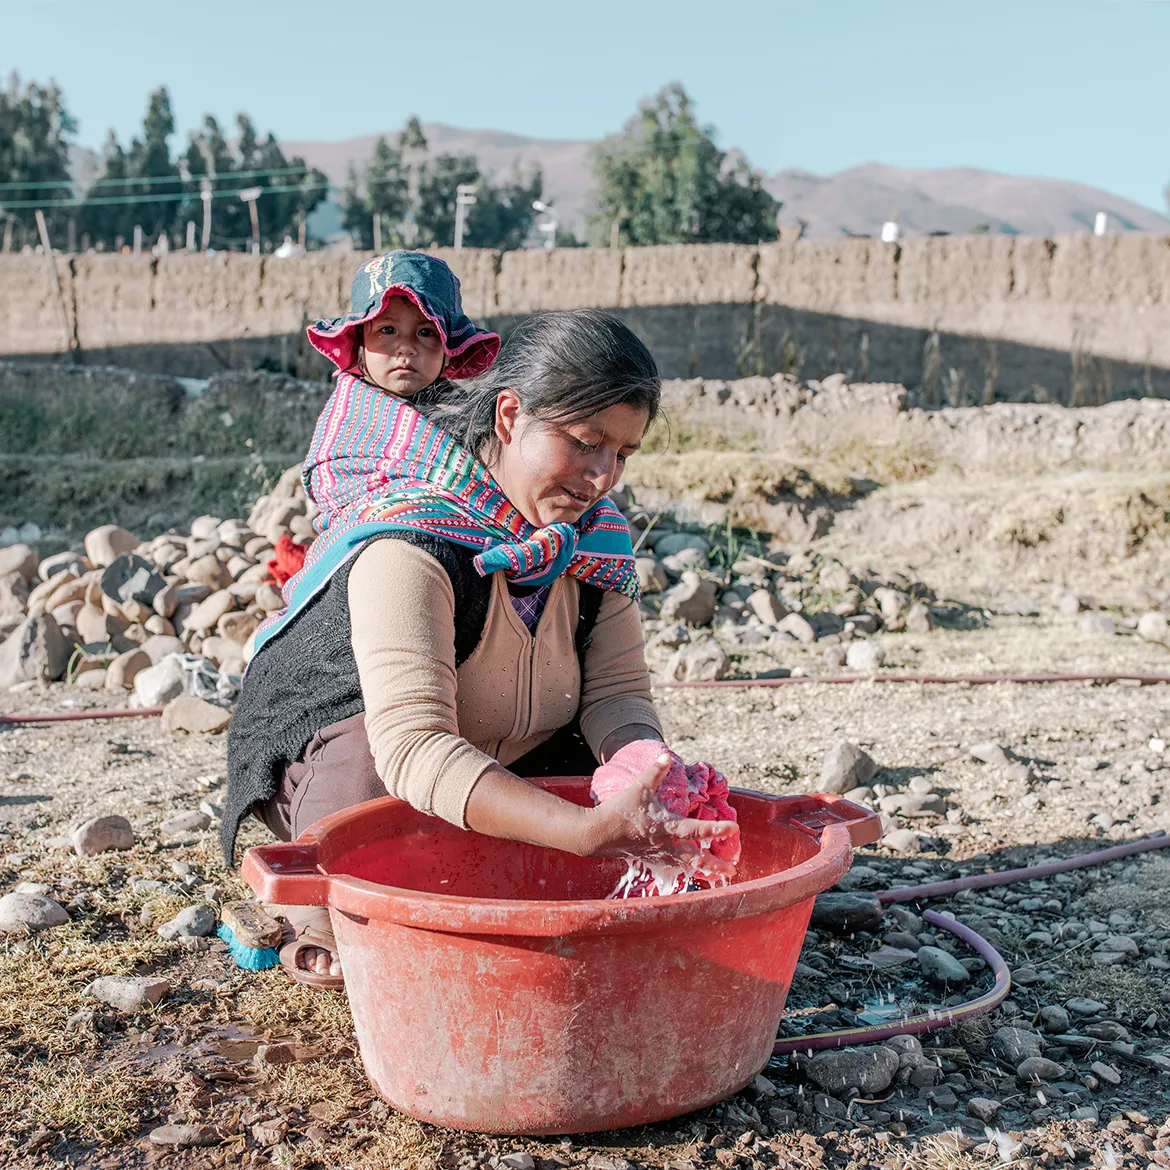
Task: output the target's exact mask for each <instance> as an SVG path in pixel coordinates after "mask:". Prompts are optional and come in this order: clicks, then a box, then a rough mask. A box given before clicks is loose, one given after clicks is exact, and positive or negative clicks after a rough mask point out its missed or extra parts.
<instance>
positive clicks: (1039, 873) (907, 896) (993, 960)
mask: <svg viewBox="0 0 1170 1170" xmlns="http://www.w3.org/2000/svg"><path fill="white" fill-rule="evenodd" d="M1168 846H1170V836H1165V835H1163V836H1159V837H1146V838H1144V839H1143V840H1141V841H1129V842H1127V843H1126V844H1124V845H1113V846H1111V847H1110V848H1108V849H1098V850H1095V851H1094V852H1093V853H1082V854H1080V855H1079V856H1077V857H1069V858H1066V859H1065V860H1064V861H1050V862H1048V863H1047V864H1044V865H1029V866H1026V867H1024V868H1023V869H1007V870H1003V871H1001V872H1000V873H978V874H971V875H970V876H968V877H961V878H955V879H953V880H952V881H944V882H928V883H927V884H925V885H921V886H902V887H900V888H898V889H894V890H883V891H881V892H880V893H879V894H878V895H877V899H878V901H879V902H881V903H882V904H883V905H889V904H890V903H892V902H915V901H918V900H919V899H922V898H939V897H944V896H946V895H948V894H954V893H957V892H958V891H959V890H986V889H990V888H991V887H993V886H1010V885H1015V884H1016V883H1017V882H1024V881H1031V880H1033V879H1035V878H1042V877H1048V876H1050V875H1051V874H1055V873H1067V872H1068V871H1069V870H1072V869H1084V868H1086V867H1088V866H1091V865H1104V864H1105V863H1106V862H1108V861H1117V860H1118V859H1119V858H1122V857H1131V856H1133V855H1134V854H1135V853H1148V852H1149V851H1150V850H1152V849H1165V848H1167V847H1168ZM923 918H924V919H925V920H926V922H927V923H928V924H929V925H930V926H933V927H936V928H939V929H942V930H945V931H948V932H949V933H951V934H953V935H954V936H955V937H956V938H958V939H961V940H962V941H963V942H965V943H966V944H967V945H968V946H969V947H971V948H972V949H974V950H975V951H976V952H977V953H978V954H979V955H980V957H981V958H983V959H984V960H986V962H987V964H988V965H989V966H990V967H991V970H992V972H993V973H994V975H995V985H994V986H993V987H992V989H991V990H990V991H988V992H986V993H985V994H983V995H981V996H979V997H978V998H977V999H971V1000H968V1001H967V1002H966V1003H962V1004H959V1005H958V1006H957V1007H951V1008H943V1009H937V1008H932V1009H931V1010H930V1011H929V1012H928V1013H927V1014H926V1015H919V1016H909V1017H907V1018H906V1019H904V1020H899V1021H898V1022H897V1023H892V1024H871V1025H868V1026H866V1027H864V1028H842V1029H840V1030H837V1031H833V1032H816V1033H814V1034H812V1035H811V1036H795V1037H789V1038H786V1039H784V1040H777V1041H776V1044H775V1046H774V1047H773V1049H772V1055H773V1056H787V1055H788V1054H789V1053H792V1052H810V1051H816V1050H819V1049H823V1048H845V1047H846V1046H847V1045H850V1044H876V1043H878V1042H879V1041H881V1040H889V1039H890V1038H891V1037H892V1036H908V1035H915V1034H917V1033H920V1032H933V1031H934V1030H935V1029H936V1028H946V1027H950V1026H951V1025H953V1024H956V1023H958V1022H959V1021H960V1020H969V1019H972V1018H973V1017H975V1016H981V1015H983V1014H984V1013H985V1012H989V1011H991V1009H992V1008H994V1007H997V1006H998V1005H999V1004H1001V1003H1002V1002H1003V1000H1004V999H1005V998H1006V997H1007V993H1008V992H1009V991H1010V990H1011V987H1012V977H1011V972H1010V971H1009V970H1008V965H1007V963H1006V962H1005V960H1004V957H1003V956H1002V955H1001V954H1000V953H999V951H997V950H996V949H995V947H993V946H992V945H991V943H989V942H988V941H987V939H985V938H984V937H983V936H982V935H979V934H976V933H975V931H973V930H972V929H971V928H970V927H969V926H964V925H963V924H962V923H961V922H956V921H955V920H954V919H953V918H948V917H947V916H946V915H945V914H938V913H936V912H935V911H933V910H927V911H926V912H925V913H924V914H923Z"/></svg>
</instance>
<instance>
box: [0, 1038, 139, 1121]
mask: <svg viewBox="0 0 1170 1170" xmlns="http://www.w3.org/2000/svg"><path fill="white" fill-rule="evenodd" d="M10 1059H11V1058H10ZM6 1071H8V1072H10V1073H12V1074H15V1075H17V1076H19V1080H20V1091H19V1093H13V1092H8V1093H5V1094H4V1095H3V1098H2V1099H0V1122H2V1123H3V1124H4V1125H5V1127H6V1128H18V1127H19V1128H22V1129H37V1128H44V1129H50V1130H53V1131H54V1132H60V1133H69V1134H75V1135H77V1136H78V1137H81V1138H84V1139H89V1140H92V1141H113V1140H115V1139H117V1138H121V1137H125V1136H127V1135H128V1134H132V1133H135V1132H137V1130H138V1128H139V1126H140V1124H141V1123H140V1120H139V1110H140V1108H141V1105H142V1103H143V1099H144V1098H145V1096H146V1094H147V1093H148V1092H149V1091H150V1088H151V1082H150V1080H149V1079H148V1078H147V1077H143V1076H137V1075H134V1074H132V1073H129V1072H127V1071H125V1070H121V1069H111V1068H109V1067H103V1068H101V1069H100V1070H91V1069H89V1068H87V1067H86V1065H85V1064H84V1062H83V1061H82V1060H81V1059H80V1058H78V1057H70V1058H67V1059H59V1060H56V1061H54V1062H52V1063H48V1062H45V1061H33V1062H31V1063H27V1064H22V1065H21V1066H20V1068H19V1070H17V1069H12V1070H6ZM6 1079H7V1078H6Z"/></svg>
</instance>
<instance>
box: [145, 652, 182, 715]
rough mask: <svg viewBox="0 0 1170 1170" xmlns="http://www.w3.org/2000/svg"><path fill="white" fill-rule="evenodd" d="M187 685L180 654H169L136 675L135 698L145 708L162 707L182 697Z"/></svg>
mask: <svg viewBox="0 0 1170 1170" xmlns="http://www.w3.org/2000/svg"><path fill="white" fill-rule="evenodd" d="M175 641H178V639H177V638H176V639H175ZM180 645H181V644H180ZM144 647H145V643H144ZM186 685H187V675H186V672H185V671H184V670H183V664H182V661H181V659H180V656H179V654H178V653H173V654H168V655H167V656H166V657H165V658H163V659H161V660H160V661H159V662H157V663H155V665H154V666H148V667H146V669H144V670H140V671H139V672H138V674H137V675H135V677H134V696H135V698H136V699H137V700H138V701H139V703H141V705H142V706H143V707H161V706H163V705H164V704H166V703H169V702H172V701H173V700H174V699H177V698H178V697H179V696H180V695H182V693H183V690H184V688H185V687H186Z"/></svg>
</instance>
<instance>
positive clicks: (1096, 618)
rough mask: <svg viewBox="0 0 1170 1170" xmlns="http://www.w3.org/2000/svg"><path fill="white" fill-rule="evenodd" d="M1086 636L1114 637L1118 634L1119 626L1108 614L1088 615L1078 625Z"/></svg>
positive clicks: (1084, 615)
mask: <svg viewBox="0 0 1170 1170" xmlns="http://www.w3.org/2000/svg"><path fill="white" fill-rule="evenodd" d="M1077 624H1078V625H1079V626H1080V628H1081V629H1082V630H1083V631H1084V632H1085V633H1086V634H1107V635H1109V637H1112V636H1113V635H1114V634H1116V633H1117V625H1116V623H1115V622H1114V621H1113V619H1112V618H1111V617H1110V616H1109V615H1108V614H1107V613H1086V614H1083V615H1082V616H1081V620H1080V622H1078V623H1077Z"/></svg>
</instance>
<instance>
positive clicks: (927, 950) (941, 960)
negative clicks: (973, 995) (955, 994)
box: [918, 947, 971, 987]
mask: <svg viewBox="0 0 1170 1170" xmlns="http://www.w3.org/2000/svg"><path fill="white" fill-rule="evenodd" d="M918 966H919V967H921V968H922V973H923V975H925V976H926V978H927V979H928V980H929V981H930V982H931V983H937V984H941V985H949V986H955V987H958V986H961V985H962V984H964V983H966V982H967V980H968V979H970V978H971V972H970V971H968V970H967V968H966V967H964V966H963V964H962V963H960V962H959V960H958V959H956V958H955V956H954V955H951V954H948V953H947V952H946V951H944V950H941V949H940V948H939V947H920V948H919V951H918Z"/></svg>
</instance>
